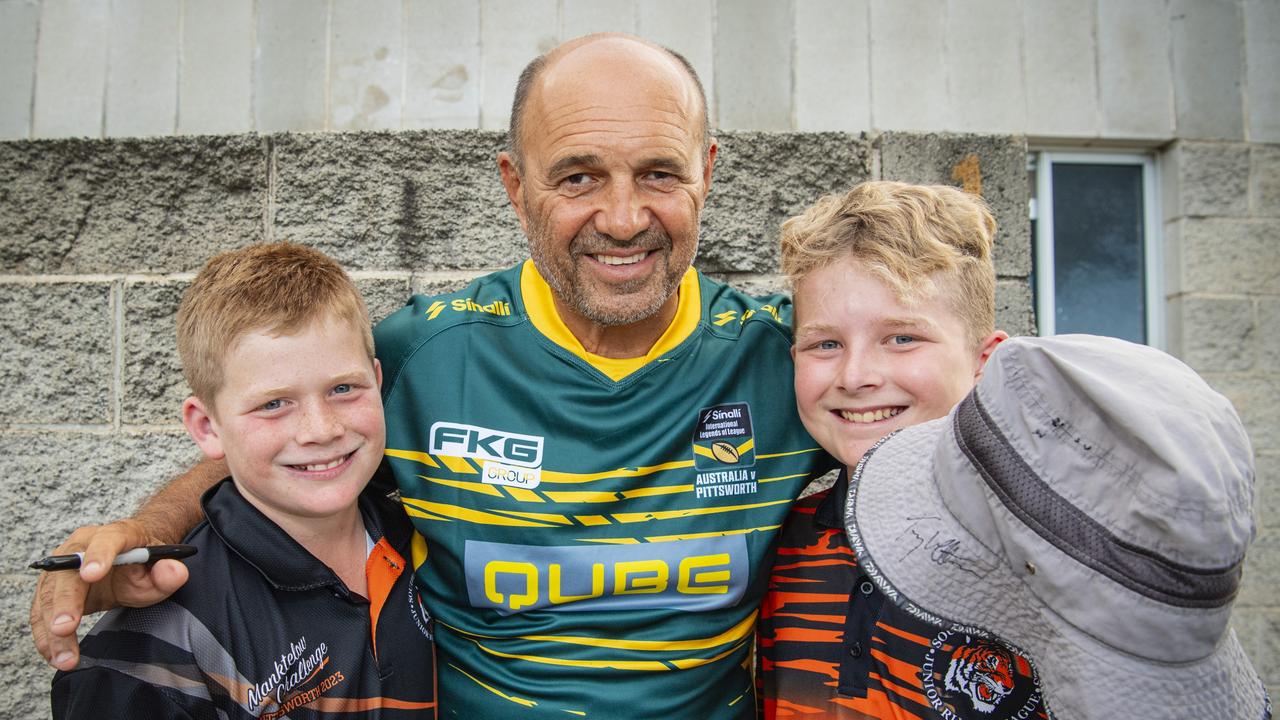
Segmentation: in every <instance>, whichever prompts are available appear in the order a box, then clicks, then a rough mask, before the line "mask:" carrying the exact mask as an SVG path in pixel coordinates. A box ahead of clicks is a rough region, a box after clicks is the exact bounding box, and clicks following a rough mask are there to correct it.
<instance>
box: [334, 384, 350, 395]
mask: <svg viewBox="0 0 1280 720" xmlns="http://www.w3.org/2000/svg"><path fill="white" fill-rule="evenodd" d="M333 391H334V392H336V393H338V394H339V395H341V394H342V393H349V392H351V386H350V385H348V384H347V383H342V384H341V385H337V386H335V387H334V388H333Z"/></svg>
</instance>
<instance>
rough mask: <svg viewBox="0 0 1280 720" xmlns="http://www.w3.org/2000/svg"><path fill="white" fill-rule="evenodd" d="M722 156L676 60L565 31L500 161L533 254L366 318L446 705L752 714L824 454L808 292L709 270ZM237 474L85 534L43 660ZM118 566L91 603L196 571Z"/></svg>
mask: <svg viewBox="0 0 1280 720" xmlns="http://www.w3.org/2000/svg"><path fill="white" fill-rule="evenodd" d="M716 152H717V146H716V142H715V140H714V138H712V137H711V135H710V133H709V130H708V124H707V110H706V100H705V96H704V94H703V91H702V88H701V85H700V83H699V82H698V79H697V76H696V74H695V73H694V72H693V70H692V68H691V67H690V66H689V64H688V62H687V61H685V60H684V59H683V58H681V57H680V56H679V55H677V54H675V53H673V52H671V51H669V50H666V49H664V48H661V47H659V46H656V45H653V44H651V43H648V42H647V41H644V40H641V39H639V38H634V37H630V36H623V35H612V34H608V35H593V36H588V37H585V38H579V39H576V40H572V41H570V42H567V43H565V44H563V45H561V46H559V47H557V48H556V49H554V50H552V51H551V52H549V53H548V54H546V55H544V56H542V57H539V58H538V59H536V60H534V61H533V62H532V63H531V64H530V65H529V67H528V68H526V70H525V72H524V73H523V74H522V75H521V78H520V82H519V84H518V87H517V91H516V98H515V102H514V103H513V108H512V122H511V132H510V138H509V149H508V151H507V152H503V153H501V154H500V155H499V157H498V166H499V169H500V172H501V176H502V182H503V185H504V186H505V188H506V191H507V195H508V197H509V198H510V200H511V204H512V206H513V208H514V209H515V212H516V215H517V216H518V218H519V219H520V223H521V226H522V227H523V228H524V231H525V234H526V236H527V237H528V241H529V254H530V256H531V260H529V261H525V262H524V263H521V264H520V265H517V266H516V267H513V268H510V269H508V270H505V271H502V272H497V273H493V274H491V275H488V276H485V277H482V278H480V279H478V280H477V281H475V282H474V283H472V284H471V285H470V286H468V287H467V288H466V289H464V290H462V291H460V292H457V293H453V294H449V295H443V296H438V297H415V298H413V299H412V300H411V301H410V303H409V305H408V306H407V307H405V308H404V309H402V310H401V311H399V312H398V313H396V314H395V315H393V316H392V317H391V318H388V319H387V320H386V321H384V322H383V323H382V324H381V325H380V326H379V327H378V328H377V330H376V332H375V334H376V344H377V349H378V356H379V359H380V360H381V362H382V367H383V370H384V373H385V375H384V382H383V396H384V397H383V400H384V406H385V411H386V417H387V448H388V449H387V461H386V462H385V463H384V467H383V472H382V473H381V475H382V476H383V478H384V479H385V481H386V486H389V485H390V484H391V482H392V481H394V483H395V484H396V485H397V486H398V488H399V491H400V497H401V499H402V502H403V504H404V507H405V510H406V511H407V512H408V514H409V515H410V517H411V518H412V519H413V521H414V523H415V525H416V528H417V530H418V532H419V533H420V535H421V541H420V542H418V543H417V544H416V546H415V551H414V557H413V563H414V566H415V569H416V577H417V580H418V588H419V589H420V591H421V594H420V595H419V596H418V598H417V600H418V602H417V607H416V608H415V611H416V613H417V617H418V619H419V621H420V622H419V628H418V629H419V631H420V632H422V633H423V634H424V636H428V637H434V640H435V641H436V643H437V653H438V662H437V667H438V668H439V674H438V682H439V698H440V702H441V708H442V710H443V711H444V713H445V714H446V715H448V714H451V713H452V714H455V715H456V716H458V717H468V718H500V717H514V716H517V715H518V716H520V717H544V716H545V717H557V718H562V717H565V716H566V715H568V716H577V717H584V716H585V717H663V718H671V717H688V718H751V717H754V715H755V708H756V703H755V700H754V693H753V686H752V680H751V673H750V671H749V670H750V667H751V661H750V656H751V648H752V638H753V630H754V627H755V621H756V613H757V608H758V605H759V601H760V598H761V596H762V594H763V592H764V590H765V584H766V582H767V569H768V563H769V556H770V552H769V550H770V546H771V544H772V542H773V540H774V536H775V533H776V531H777V528H778V527H779V526H780V525H781V523H782V519H783V517H784V515H785V514H786V511H787V509H788V507H789V506H790V504H791V502H792V501H793V500H794V498H795V497H796V496H797V495H798V494H799V492H800V490H801V489H802V488H803V487H804V485H805V484H806V482H807V481H808V479H809V478H810V477H811V476H812V475H814V474H816V473H817V472H820V471H822V470H825V469H826V468H825V465H826V463H827V462H828V461H827V460H826V458H825V456H824V455H823V454H822V453H821V452H820V451H819V450H817V449H816V445H815V444H814V443H813V441H812V440H811V439H810V438H809V436H808V435H807V434H806V433H805V431H804V429H803V427H802V426H801V425H800V423H799V422H798V421H797V420H796V417H795V402H794V396H793V395H792V389H791V382H790V378H791V359H790V344H791V338H790V333H789V331H788V325H789V322H790V305H789V302H788V301H786V300H785V299H784V298H781V297H772V298H752V297H748V296H745V295H742V294H740V293H738V292H736V291H734V290H732V289H730V288H728V287H726V286H724V285H721V284H719V283H716V282H714V281H712V280H710V279H708V278H706V277H704V276H702V275H701V274H700V273H698V272H697V271H696V270H694V269H693V268H692V266H691V264H692V262H693V258H694V256H695V255H696V252H697V244H698V228H699V216H700V213H701V210H702V207H703V203H704V201H705V200H706V197H707V193H708V191H709V189H710V186H711V175H712V168H713V167H714V164H715V159H716ZM225 472H226V471H225V468H221V467H218V466H217V465H216V464H204V465H202V466H198V467H197V468H195V469H193V470H192V471H191V472H189V473H188V474H187V475H185V476H184V477H182V478H179V479H178V480H175V481H174V483H172V484H171V485H170V486H169V488H168V489H167V490H166V491H164V492H162V493H161V495H160V496H158V497H157V498H156V499H154V500H153V501H152V502H150V503H149V504H148V506H146V507H144V508H143V509H142V510H140V511H139V514H138V515H137V516H135V518H134V519H132V520H128V521H124V522H122V523H116V524H113V525H108V526H106V527H104V528H99V529H94V528H88V529H82V530H80V531H77V533H76V534H75V535H73V536H72V538H71V539H70V540H69V541H68V543H67V544H66V545H64V547H63V548H62V549H61V550H62V551H69V550H75V549H79V548H82V547H86V545H87V549H86V563H85V565H86V568H85V570H84V571H82V573H81V575H80V577H79V578H77V577H75V576H72V577H70V578H65V579H64V578H62V577H61V576H62V575H68V574H67V573H61V574H59V577H57V578H55V580H56V584H55V583H54V582H45V583H43V585H44V588H43V592H42V593H40V594H38V596H37V600H36V602H35V603H34V604H33V611H32V626H33V628H35V629H36V634H37V645H38V647H39V648H40V649H41V652H42V653H44V654H45V656H46V657H52V658H53V662H54V664H55V665H56V666H58V667H69V666H73V665H74V664H75V653H76V648H75V644H74V634H73V632H72V631H73V630H74V627H75V625H76V624H77V623H78V622H79V617H80V611H81V607H82V605H83V603H84V596H85V592H86V585H85V582H88V581H98V580H100V579H101V578H102V577H103V575H104V573H103V572H102V570H103V568H109V567H110V564H109V561H110V559H111V557H113V556H114V554H115V553H117V552H119V551H121V550H122V549H124V548H127V547H132V546H136V545H141V544H145V543H147V542H156V541H158V540H165V541H175V540H176V539H177V538H178V537H179V536H180V535H181V534H182V532H183V531H185V530H186V529H187V528H189V527H190V526H191V525H194V524H195V522H196V520H197V518H196V516H195V515H194V511H195V508H196V502H195V497H196V495H197V494H198V492H199V491H200V490H201V489H202V488H203V487H206V486H207V485H209V484H211V483H212V482H213V481H215V480H216V479H217V478H220V477H222V476H223V475H224V474H225ZM91 564H92V565H94V567H90V565H91ZM108 578H109V579H110V582H106V583H98V584H97V585H95V586H94V587H93V592H92V593H91V594H90V601H89V607H94V608H96V607H101V606H102V605H104V604H113V603H116V602H120V601H127V602H130V603H143V604H145V603H149V602H154V601H155V599H157V598H158V597H163V595H164V594H165V593H167V592H170V591H171V588H172V587H173V586H174V585H175V584H180V583H181V581H182V580H184V579H185V577H184V574H183V570H182V569H181V568H180V567H173V566H170V565H168V564H167V563H157V565H156V567H155V568H154V569H153V570H152V571H151V572H150V573H149V574H147V573H145V571H142V570H140V569H134V570H132V572H131V573H129V574H125V573H122V572H121V571H119V570H117V571H116V572H115V573H113V574H111V575H108ZM46 618H54V619H55V622H53V623H52V624H51V625H50V624H46V623H47V620H46ZM46 628H51V629H50V630H46ZM285 650H286V651H287V648H286V649H285ZM425 681H427V680H426V679H425V678H424V682H425ZM303 689H304V690H305V688H303Z"/></svg>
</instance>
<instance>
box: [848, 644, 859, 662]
mask: <svg viewBox="0 0 1280 720" xmlns="http://www.w3.org/2000/svg"><path fill="white" fill-rule="evenodd" d="M849 657H852V658H860V657H862V643H860V642H856V643H854V644H853V647H851V648H849Z"/></svg>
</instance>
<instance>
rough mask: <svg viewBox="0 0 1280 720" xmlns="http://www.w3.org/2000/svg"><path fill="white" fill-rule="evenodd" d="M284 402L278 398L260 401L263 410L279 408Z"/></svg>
mask: <svg viewBox="0 0 1280 720" xmlns="http://www.w3.org/2000/svg"><path fill="white" fill-rule="evenodd" d="M283 404H284V403H283V402H282V401H280V400H268V401H266V402H264V403H262V409H263V410H279V409H280V406H281V405H283Z"/></svg>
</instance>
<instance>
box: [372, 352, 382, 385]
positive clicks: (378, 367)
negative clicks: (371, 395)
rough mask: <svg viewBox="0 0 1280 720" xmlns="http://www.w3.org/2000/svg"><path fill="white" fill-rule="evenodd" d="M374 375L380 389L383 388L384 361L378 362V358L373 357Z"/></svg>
mask: <svg viewBox="0 0 1280 720" xmlns="http://www.w3.org/2000/svg"><path fill="white" fill-rule="evenodd" d="M373 377H374V379H375V380H377V382H378V389H379V390H381V389H382V363H380V362H378V358H374V359H373Z"/></svg>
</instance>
